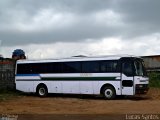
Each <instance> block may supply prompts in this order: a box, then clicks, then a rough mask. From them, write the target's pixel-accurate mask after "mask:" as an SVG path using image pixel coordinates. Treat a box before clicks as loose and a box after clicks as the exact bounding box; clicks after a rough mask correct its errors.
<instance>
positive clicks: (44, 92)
mask: <svg viewBox="0 0 160 120" xmlns="http://www.w3.org/2000/svg"><path fill="white" fill-rule="evenodd" d="M47 94H48V89H47V87H46V86H45V85H43V84H42V85H39V86H38V87H37V95H38V96H39V97H46V96H47Z"/></svg>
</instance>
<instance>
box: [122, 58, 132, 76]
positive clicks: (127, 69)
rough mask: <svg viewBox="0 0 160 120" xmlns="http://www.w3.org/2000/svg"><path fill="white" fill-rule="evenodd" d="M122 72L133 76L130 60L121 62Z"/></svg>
mask: <svg viewBox="0 0 160 120" xmlns="http://www.w3.org/2000/svg"><path fill="white" fill-rule="evenodd" d="M122 73H124V74H125V75H126V76H133V74H134V73H133V63H132V62H131V61H126V62H124V63H122Z"/></svg>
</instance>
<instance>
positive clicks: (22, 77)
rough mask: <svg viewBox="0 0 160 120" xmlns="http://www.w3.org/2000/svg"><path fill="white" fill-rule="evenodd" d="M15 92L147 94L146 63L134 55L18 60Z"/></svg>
mask: <svg viewBox="0 0 160 120" xmlns="http://www.w3.org/2000/svg"><path fill="white" fill-rule="evenodd" d="M15 82H16V89H17V90H19V91H23V92H33V93H37V94H38V95H39V96H41V97H44V96H46V95H47V94H48V93H63V94H65V93H66V94H93V95H103V96H104V98H105V99H114V98H115V97H116V95H135V94H145V93H147V91H148V84H149V79H148V77H147V75H146V71H145V68H144V65H143V60H142V59H141V58H138V57H133V56H98V57H84V56H82V57H71V58H64V59H52V60H18V61H17V65H16V77H15Z"/></svg>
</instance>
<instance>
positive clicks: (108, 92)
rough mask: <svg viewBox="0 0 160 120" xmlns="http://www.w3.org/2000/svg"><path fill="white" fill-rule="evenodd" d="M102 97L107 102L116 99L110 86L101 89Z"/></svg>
mask: <svg viewBox="0 0 160 120" xmlns="http://www.w3.org/2000/svg"><path fill="white" fill-rule="evenodd" d="M103 96H104V98H105V99H107V100H112V99H114V98H115V97H116V92H115V89H114V88H113V87H112V86H106V87H104V89H103Z"/></svg>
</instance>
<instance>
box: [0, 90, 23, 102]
mask: <svg viewBox="0 0 160 120" xmlns="http://www.w3.org/2000/svg"><path fill="white" fill-rule="evenodd" d="M21 95H22V94H21V93H20V92H17V91H10V90H3V89H2V90H0V102H1V101H5V100H9V99H13V98H16V97H20V96H21Z"/></svg>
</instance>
